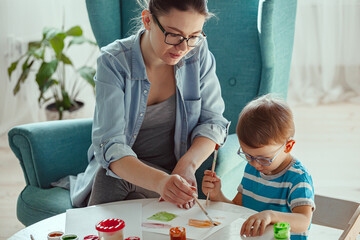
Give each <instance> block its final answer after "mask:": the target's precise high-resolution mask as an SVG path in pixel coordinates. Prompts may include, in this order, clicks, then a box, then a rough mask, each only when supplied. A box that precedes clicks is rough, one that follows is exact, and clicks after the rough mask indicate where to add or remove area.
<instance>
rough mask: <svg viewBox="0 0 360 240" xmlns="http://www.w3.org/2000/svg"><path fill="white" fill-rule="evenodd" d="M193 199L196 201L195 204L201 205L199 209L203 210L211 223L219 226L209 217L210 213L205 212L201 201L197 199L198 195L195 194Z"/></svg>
mask: <svg viewBox="0 0 360 240" xmlns="http://www.w3.org/2000/svg"><path fill="white" fill-rule="evenodd" d="M193 197H194V199H195V202H196V203H197V204H198V205H199V207H200V208H201V210H202V211H203V213H205V215H206V217H207V218H208V219H209V220H210V222H211V223H212V225H214V226H217V224H216V223H215V222H214V221H213V220H212V218H211V217H210V216H209V214H208V212H207V211H206V210H205V208H204V207H203V206H202V205H201V203H200V202H199V199H197V197H196V194H195V193H193Z"/></svg>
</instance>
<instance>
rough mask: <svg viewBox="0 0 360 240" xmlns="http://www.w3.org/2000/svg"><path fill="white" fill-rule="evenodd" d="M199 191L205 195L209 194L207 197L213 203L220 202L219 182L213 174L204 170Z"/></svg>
mask: <svg viewBox="0 0 360 240" xmlns="http://www.w3.org/2000/svg"><path fill="white" fill-rule="evenodd" d="M201 190H202V191H203V193H204V194H205V195H207V194H208V193H209V197H210V199H211V200H213V201H221V199H220V195H221V180H220V178H219V177H218V176H216V173H215V172H212V171H209V170H206V171H205V172H204V177H203V180H202V186H201Z"/></svg>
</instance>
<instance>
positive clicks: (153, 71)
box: [71, 0, 229, 208]
mask: <svg viewBox="0 0 360 240" xmlns="http://www.w3.org/2000/svg"><path fill="white" fill-rule="evenodd" d="M147 6H148V9H145V10H143V12H142V22H143V25H144V28H145V29H144V30H142V31H140V32H139V33H138V34H136V35H133V36H131V37H129V38H126V39H121V40H117V41H115V42H113V43H111V44H109V45H108V46H106V47H104V48H102V53H101V56H100V57H99V58H98V69H97V74H96V77H95V82H96V108H95V114H94V122H93V132H92V145H91V147H90V149H89V159H90V164H89V166H88V168H87V170H86V172H85V175H83V176H80V178H79V177H78V180H77V181H76V184H75V185H74V182H73V184H72V192H71V195H72V201H73V205H74V206H76V205H78V206H81V205H82V204H81V202H82V201H84V199H85V197H86V195H87V193H88V190H89V186H91V181H89V180H91V179H92V177H91V176H92V175H94V174H95V172H96V176H95V179H94V183H93V185H92V189H91V195H90V199H89V205H93V204H100V203H105V202H113V201H120V200H124V199H134V198H148V197H159V196H161V197H162V198H163V199H164V200H166V201H169V202H171V203H174V204H177V205H178V206H179V207H184V208H190V207H192V206H193V204H194V202H193V193H196V190H194V189H196V179H195V171H196V169H197V168H198V167H199V166H200V165H201V164H202V163H203V162H204V161H205V160H206V159H207V158H208V157H209V155H210V154H211V153H212V152H213V150H214V147H215V145H216V144H223V143H224V141H225V139H226V136H227V128H228V125H229V122H228V121H227V120H226V119H225V118H224V117H223V116H222V113H223V111H224V102H223V100H222V98H221V93H220V86H219V82H218V79H217V76H216V74H215V60H214V57H213V55H212V54H211V53H210V52H209V50H208V46H207V42H206V40H205V37H206V36H205V33H204V32H203V31H202V29H203V25H204V23H205V20H206V19H207V18H208V17H209V16H210V14H209V12H208V10H207V6H206V0H183V1H172V0H150V1H149V3H148V5H147ZM93 158H95V159H96V161H93V160H92V159H93ZM98 163H100V165H101V166H102V167H98V166H99V164H98ZM86 189H87V190H86Z"/></svg>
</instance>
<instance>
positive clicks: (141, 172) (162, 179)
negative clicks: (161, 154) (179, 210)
mask: <svg viewBox="0 0 360 240" xmlns="http://www.w3.org/2000/svg"><path fill="white" fill-rule="evenodd" d="M110 169H111V171H112V172H113V173H115V174H116V175H118V176H120V177H121V178H123V179H125V180H126V181H128V182H131V183H133V184H135V185H137V186H140V187H143V188H146V189H149V190H152V191H155V192H157V193H159V194H160V195H161V197H162V198H163V199H164V200H166V201H168V202H171V203H174V204H177V205H182V204H185V203H187V202H189V201H190V200H192V199H193V197H192V194H193V193H194V190H192V189H191V188H190V187H189V185H188V184H186V183H184V182H182V181H181V179H180V176H179V175H169V174H167V173H165V172H163V171H161V170H158V169H155V168H152V167H150V166H147V165H146V164H144V163H142V162H141V161H139V160H138V159H137V158H135V157H133V156H126V157H123V158H121V159H119V160H118V161H114V162H112V163H111V164H110Z"/></svg>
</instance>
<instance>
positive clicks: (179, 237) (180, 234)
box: [169, 227, 186, 240]
mask: <svg viewBox="0 0 360 240" xmlns="http://www.w3.org/2000/svg"><path fill="white" fill-rule="evenodd" d="M169 234H170V240H186V232H185V228H184V227H173V228H170V231H169Z"/></svg>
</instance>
